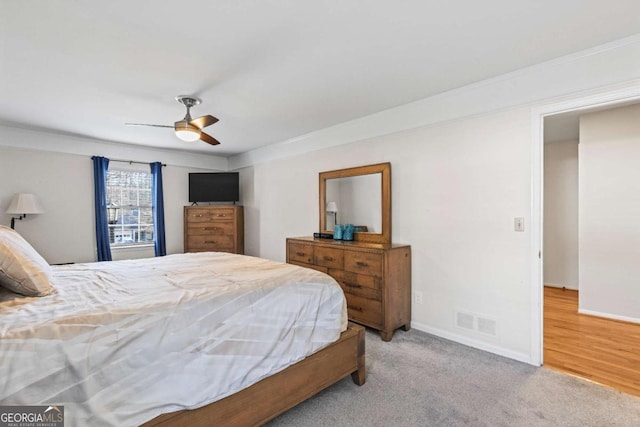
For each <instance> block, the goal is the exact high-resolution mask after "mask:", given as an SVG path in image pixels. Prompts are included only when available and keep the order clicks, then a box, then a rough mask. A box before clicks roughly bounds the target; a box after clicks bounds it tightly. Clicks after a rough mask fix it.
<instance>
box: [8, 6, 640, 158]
mask: <svg viewBox="0 0 640 427" xmlns="http://www.w3.org/2000/svg"><path fill="white" fill-rule="evenodd" d="M639 29H640V2H639V1H638V0H610V1H602V0H599V1H595V0H562V1H557V0H530V1H523V0H521V1H513V0H486V1H482V2H480V1H450V2H442V1H435V0H404V1H396V2H392V1H388V0H367V1H362V0H333V1H329V0H315V1H313V2H311V1H294V0H263V1H258V0H253V1H248V0H235V1H231V0H228V1H219V0H218V1H212V0H192V1H173V0H171V1H167V0H164V1H151V0H144V1H141V0H138V1H131V0H128V1H124V0H110V1H100V2H97V1H92V2H88V1H82V0H47V1H2V2H0V43H1V44H0V48H1V55H2V56H1V67H2V68H1V69H0V91H1V92H0V94H1V96H0V123H5V124H9V125H14V126H20V127H29V128H36V129H46V130H50V131H54V132H61V133H69V134H77V135H82V136H87V137H92V138H98V139H103V140H107V141H115V142H122V143H129V144H139V145H147V146H155V147H163V148H175V149H183V150H189V151H195V152H198V151H200V152H206V153H209V154H216V155H220V156H230V155H234V154H238V153H242V152H246V151H249V150H252V149H254V148H258V147H261V146H264V145H267V144H271V143H276V142H281V141H284V140H288V139H291V138H295V137H297V136H300V135H303V134H306V133H309V132H312V131H314V130H318V129H322V128H325V127H328V126H331V125H335V124H338V123H342V122H345V121H348V120H351V119H355V118H358V117H363V116H366V115H369V114H371V113H375V112H378V111H381V110H385V109H388V108H391V107H394V106H398V105H401V104H405V103H408V102H411V101H415V100H418V99H422V98H425V97H428V96H430V95H434V94H436V93H440V92H443V91H446V90H449V89H453V88H456V87H460V86H463V85H466V84H469V83H473V82H476V81H480V80H483V79H486V78H489V77H492V76H496V75H499V74H503V73H506V72H510V71H513V70H516V69H519V68H523V67H526V66H529V65H533V64H536V63H539V62H542V61H546V60H550V59H554V58H557V57H560V56H563V55H567V54H569V53H573V52H576V51H579V50H583V49H587V48H590V47H593V46H597V45H600V44H603V43H606V42H610V41H613V40H616V39H620V38H623V37H627V36H630V35H633V34H636V33H637V32H638V30H639ZM180 94H192V95H197V96H199V97H201V98H202V99H203V104H202V105H200V106H198V107H195V108H194V109H193V111H192V115H193V116H194V117H197V116H200V115H203V114H212V115H214V116H216V117H218V118H219V119H220V122H218V123H217V124H215V125H213V126H211V127H209V128H207V132H208V133H210V134H211V135H212V136H214V137H215V138H217V139H219V140H220V141H221V142H222V145H220V146H217V147H211V146H208V145H207V144H204V143H202V142H200V141H196V142H193V143H186V142H182V141H180V140H178V139H177V138H176V137H175V136H174V135H173V134H172V132H171V130H170V129H161V128H139V127H128V126H124V125H123V124H124V123H125V122H137V123H157V124H169V125H171V124H172V123H173V122H174V121H176V120H178V119H181V118H182V117H183V116H184V108H183V107H182V106H181V105H179V104H178V103H177V102H175V101H174V97H175V96H176V95H180Z"/></svg>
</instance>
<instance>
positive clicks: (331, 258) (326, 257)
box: [323, 256, 333, 261]
mask: <svg viewBox="0 0 640 427" xmlns="http://www.w3.org/2000/svg"><path fill="white" fill-rule="evenodd" d="M323 259H324V260H325V261H333V257H331V256H325V257H323Z"/></svg>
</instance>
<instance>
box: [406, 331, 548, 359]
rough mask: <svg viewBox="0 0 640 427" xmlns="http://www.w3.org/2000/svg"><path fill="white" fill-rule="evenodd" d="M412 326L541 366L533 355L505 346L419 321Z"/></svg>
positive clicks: (499, 354) (470, 345) (441, 336)
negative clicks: (535, 361) (534, 359)
mask: <svg viewBox="0 0 640 427" xmlns="http://www.w3.org/2000/svg"><path fill="white" fill-rule="evenodd" d="M411 327H412V328H415V329H417V330H419V331H422V332H426V333H428V334H431V335H435V336H437V337H440V338H444V339H447V340H450V341H455V342H457V343H460V344H464V345H466V346H469V347H473V348H477V349H479V350H483V351H487V352H489V353H493V354H497V355H498V356H503V357H507V358H509V359H513V360H517V361H518V362H524V363H527V364H529V365H534V366H540V365H539V364H537V363H534V362H533V360H532V358H531V355H529V354H524V353H520V352H517V351H512V350H509V349H506V348H503V347H498V346H495V345H492V344H488V343H485V342H482V341H478V340H475V339H473V338H469V337H467V336H464V335H460V334H456V333H453V332H449V331H445V330H443V329H439V328H434V327H432V326H427V325H424V324H422V323H418V322H411Z"/></svg>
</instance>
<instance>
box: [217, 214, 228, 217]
mask: <svg viewBox="0 0 640 427" xmlns="http://www.w3.org/2000/svg"><path fill="white" fill-rule="evenodd" d="M216 216H218V217H220V216H226V215H225V214H218V215H216Z"/></svg>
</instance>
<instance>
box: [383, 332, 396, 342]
mask: <svg viewBox="0 0 640 427" xmlns="http://www.w3.org/2000/svg"><path fill="white" fill-rule="evenodd" d="M380 338H382V341H386V342H389V341H391V338H393V331H380Z"/></svg>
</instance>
